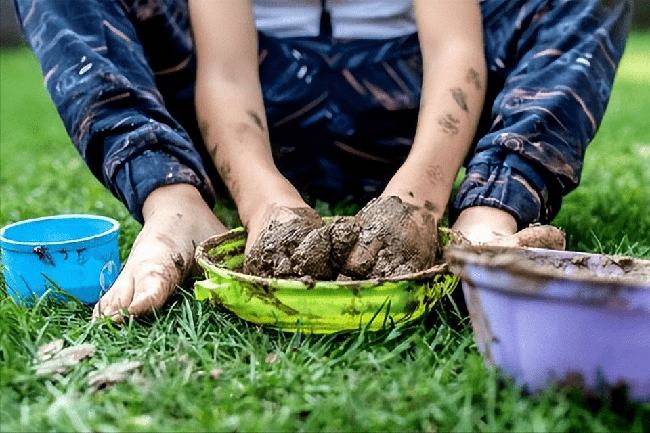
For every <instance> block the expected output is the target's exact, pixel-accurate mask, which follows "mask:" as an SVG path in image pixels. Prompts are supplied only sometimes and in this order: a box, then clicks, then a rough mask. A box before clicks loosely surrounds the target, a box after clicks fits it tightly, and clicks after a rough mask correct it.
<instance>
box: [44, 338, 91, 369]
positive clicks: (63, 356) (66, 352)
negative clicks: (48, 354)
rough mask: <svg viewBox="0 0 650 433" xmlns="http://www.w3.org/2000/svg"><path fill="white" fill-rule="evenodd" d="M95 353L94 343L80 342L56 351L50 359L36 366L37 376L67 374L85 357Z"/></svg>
mask: <svg viewBox="0 0 650 433" xmlns="http://www.w3.org/2000/svg"><path fill="white" fill-rule="evenodd" d="M94 354H95V346H94V345H92V344H79V345H77V346H72V347H68V348H67V349H63V350H61V351H60V352H58V353H56V354H55V355H54V356H53V357H52V358H51V359H48V360H46V361H44V362H42V363H41V364H39V365H38V366H37V367H36V375H37V376H48V375H51V374H55V373H59V374H65V373H67V372H69V371H70V370H71V369H72V367H74V366H75V365H77V364H79V362H80V361H81V360H82V359H84V358H90V357H91V356H93V355H94Z"/></svg>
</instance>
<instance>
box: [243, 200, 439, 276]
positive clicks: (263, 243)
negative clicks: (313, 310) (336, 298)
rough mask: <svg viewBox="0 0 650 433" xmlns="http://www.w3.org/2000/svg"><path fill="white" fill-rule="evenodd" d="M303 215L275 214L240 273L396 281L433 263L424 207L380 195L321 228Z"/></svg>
mask: <svg viewBox="0 0 650 433" xmlns="http://www.w3.org/2000/svg"><path fill="white" fill-rule="evenodd" d="M309 211H311V212H313V211H312V210H311V209H309V208H306V209H286V208H285V209H284V210H283V211H281V212H280V211H278V214H277V215H274V216H273V218H276V220H277V221H276V222H274V223H272V224H269V225H268V226H267V227H266V228H265V229H264V230H263V231H262V234H261V235H260V237H259V238H258V241H257V242H256V244H255V245H254V246H253V248H252V249H251V252H250V253H249V254H248V256H247V257H246V264H245V265H244V272H245V273H247V274H251V275H257V276H261V277H275V278H304V277H309V278H312V279H315V280H339V281H350V280H361V279H372V278H387V277H396V276H400V275H405V274H410V273H414V272H419V271H422V270H425V269H427V268H429V267H431V266H433V265H434V264H435V261H436V258H437V256H438V240H437V234H438V228H437V223H436V220H435V218H434V217H433V214H432V213H431V212H430V211H428V210H427V209H423V208H420V207H418V206H415V205H412V204H410V203H406V202H403V201H402V200H401V199H399V198H398V197H380V198H377V199H375V200H373V201H371V202H370V203H369V204H368V205H366V207H364V208H363V209H362V210H361V211H360V212H359V213H358V214H357V215H356V216H355V217H353V218H347V217H336V218H333V219H332V220H331V221H330V222H329V223H328V224H327V225H323V223H322V220H321V219H320V217H318V218H316V217H315V216H314V214H315V212H314V213H313V214H312V213H311V212H309ZM316 216H317V215H316Z"/></svg>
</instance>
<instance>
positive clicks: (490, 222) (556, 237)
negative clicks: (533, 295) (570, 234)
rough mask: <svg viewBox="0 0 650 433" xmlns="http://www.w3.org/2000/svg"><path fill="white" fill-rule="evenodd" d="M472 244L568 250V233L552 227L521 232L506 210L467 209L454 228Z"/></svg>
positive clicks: (482, 207)
mask: <svg viewBox="0 0 650 433" xmlns="http://www.w3.org/2000/svg"><path fill="white" fill-rule="evenodd" d="M452 228H453V229H454V230H456V231H458V232H460V233H461V234H462V235H463V236H464V237H465V238H466V239H467V240H468V241H469V242H470V243H471V244H477V245H494V246H507V247H527V248H548V249H554V250H564V249H565V248H566V239H565V236H564V232H562V230H560V229H557V228H555V227H552V226H548V225H539V224H537V225H532V226H530V227H527V228H525V229H523V230H521V231H519V232H517V221H516V220H515V219H514V217H513V216H512V215H510V214H509V213H508V212H505V211H503V210H500V209H497V208H492V207H487V206H475V207H470V208H467V209H465V210H464V211H462V212H461V214H460V215H459V216H458V219H457V220H456V222H455V223H454V226H453V227H452Z"/></svg>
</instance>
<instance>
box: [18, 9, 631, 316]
mask: <svg viewBox="0 0 650 433" xmlns="http://www.w3.org/2000/svg"><path fill="white" fill-rule="evenodd" d="M16 3H17V9H18V12H19V15H20V17H21V21H22V23H23V27H24V29H25V33H26V35H27V39H28V41H29V42H30V44H31V46H32V48H33V50H34V52H35V53H36V55H37V57H38V59H39V62H40V64H41V66H42V69H43V73H44V76H45V84H46V86H47V88H48V90H49V92H50V94H51V96H52V99H53V101H54V103H55V104H56V106H57V108H58V110H59V113H60V115H61V118H62V119H63V121H64V124H65V126H66V128H67V130H68V133H69V134H70V137H71V138H72V141H73V143H74V144H75V146H77V148H78V149H79V152H80V153H81V155H82V156H83V158H84V160H85V161H86V162H87V164H88V166H89V168H90V169H91V171H92V172H93V173H94V174H95V176H97V177H98V179H100V180H101V181H102V182H103V183H104V184H105V185H106V186H107V187H108V188H110V190H111V191H112V192H113V193H114V194H115V195H116V196H117V197H118V198H119V199H120V200H122V201H123V202H124V203H125V205H126V206H127V208H128V209H129V211H130V212H131V213H132V214H133V216H134V217H135V218H136V219H138V220H139V221H141V222H144V225H143V228H142V231H141V233H140V234H139V236H138V238H137V239H136V242H135V244H134V247H133V249H132V251H131V255H130V257H129V260H128V261H127V263H126V265H125V267H124V269H123V270H122V273H121V275H120V277H119V278H118V280H117V281H116V283H115V284H114V286H113V287H112V288H111V290H110V291H109V292H108V293H107V294H106V295H105V296H104V297H103V298H102V300H101V301H100V302H99V303H98V305H97V306H96V308H95V311H94V313H93V315H94V317H97V316H99V315H109V316H111V317H114V318H119V317H120V316H121V314H122V310H123V308H128V312H129V314H132V315H137V314H141V313H143V312H146V311H150V310H151V309H152V308H157V307H160V306H161V305H162V304H163V303H164V302H165V300H166V299H167V298H168V297H169V295H170V294H171V293H172V292H173V290H174V289H175V287H176V285H177V284H178V283H180V281H181V280H182V279H183V277H184V276H185V275H186V273H187V272H188V270H189V268H190V265H191V261H192V257H193V251H194V247H195V245H196V244H197V243H198V242H200V241H202V240H204V239H206V238H207V237H209V236H211V235H213V234H215V233H219V232H223V231H224V230H225V227H224V226H223V224H221V222H219V221H218V220H217V218H216V217H215V216H214V214H213V213H212V210H211V206H212V205H213V204H214V203H215V200H216V199H217V197H219V196H223V195H224V194H226V192H225V190H224V188H223V187H222V185H221V181H223V184H225V187H226V188H227V191H228V192H227V193H229V194H230V196H231V197H232V198H233V199H234V201H235V203H236V205H237V209H238V212H239V215H240V218H241V220H242V222H243V223H244V225H245V226H246V228H247V230H248V232H249V241H248V244H247V251H248V252H250V251H251V250H253V246H254V242H255V241H256V240H257V239H258V238H260V236H259V234H260V233H263V232H264V231H265V230H266V229H268V228H269V227H276V226H278V224H275V223H274V221H275V222H276V223H277V222H278V221H277V220H278V219H282V218H285V219H286V218H287V211H289V217H288V218H289V219H296V218H297V219H298V220H299V221H303V220H305V219H306V220H309V218H311V217H313V214H311V217H310V216H309V214H310V212H309V210H308V209H307V208H308V206H307V204H306V203H305V202H304V200H303V198H302V196H301V194H300V192H307V193H309V194H310V195H312V196H315V195H318V196H321V197H324V198H327V199H332V200H337V199H342V198H345V197H347V196H352V197H354V198H355V199H356V200H359V201H360V202H361V203H365V202H367V201H368V200H369V199H370V198H372V197H376V196H379V198H378V199H376V200H373V201H371V202H370V204H369V205H368V206H370V208H371V209H370V210H372V207H373V206H376V207H378V208H379V209H383V207H382V206H389V207H390V206H393V205H395V203H397V205H395V206H396V209H397V211H396V212H397V214H399V213H400V212H402V213H404V212H406V213H408V214H409V215H411V217H412V219H413V221H415V222H416V223H417V224H413V225H410V226H409V227H416V228H417V229H413V230H410V231H409V230H405V232H403V233H402V232H401V231H402V230H403V229H402V228H400V227H401V226H400V225H399V224H389V226H390V227H391V228H390V230H393V231H394V232H395V233H393V234H392V235H394V236H395V237H397V238H400V239H404V240H405V242H408V240H409V239H412V238H413V237H414V235H417V234H418V233H421V234H422V233H423V236H426V234H427V233H428V234H429V235H430V236H434V234H435V225H436V224H437V222H438V221H439V220H440V219H441V217H442V215H443V213H444V211H445V208H446V205H447V202H448V199H449V196H450V194H451V188H452V184H453V181H454V179H455V177H456V175H457V173H458V171H459V169H460V167H461V165H462V164H463V163H465V165H466V167H467V172H466V176H465V180H464V181H463V183H462V185H461V188H460V190H459V192H458V194H457V196H456V197H455V201H454V205H453V207H452V208H451V209H450V217H451V218H450V219H451V221H452V222H453V224H454V228H456V229H457V230H459V231H460V232H462V233H463V234H464V235H465V236H466V237H467V238H468V239H469V240H470V241H472V242H489V241H495V240H496V241H498V240H499V239H500V238H504V237H507V236H508V235H512V234H514V233H515V232H516V231H518V230H521V229H524V228H525V227H527V226H528V225H529V224H530V223H533V222H540V223H547V222H549V221H551V220H552V219H553V217H554V216H555V215H556V214H557V212H558V210H559V208H560V204H561V199H562V196H563V195H565V194H566V193H568V192H569V191H571V190H572V189H573V188H575V187H576V186H577V184H578V182H579V178H580V170H581V165H582V160H583V156H584V152H585V148H586V146H587V144H588V143H589V142H590V141H591V139H592V138H593V136H594V134H595V133H596V130H597V128H598V126H599V123H600V121H601V119H602V117H603V114H604V111H605V107H606V104H607V101H608V98H609V93H610V90H611V85H612V82H613V79H614V74H615V70H616V67H617V64H618V61H619V60H620V58H621V55H622V52H623V48H624V43H625V38H626V36H627V31H628V25H629V16H630V8H631V5H630V2H629V1H616V2H612V1H606V0H580V1H578V0H527V1H524V0H489V1H488V0H485V1H482V2H480V3H478V4H477V2H476V1H475V0H454V1H426V0H414V1H412V2H411V1H410V0H392V1H390V2H389V1H384V0H329V1H327V2H326V3H325V4H324V5H323V4H322V3H321V2H320V1H318V0H282V1H268V0H254V1H253V2H252V3H253V4H252V5H251V4H250V2H247V1H241V0H219V1H206V0H190V1H189V5H188V4H187V2H186V1H184V0H158V1H154V0H149V1H144V0H131V1H127V0H121V1H98V0H87V1H84V2H77V1H72V0H68V1H63V0H40V1H36V0H17V1H16ZM323 11H326V12H327V11H329V14H326V13H322V12H323ZM328 15H329V17H330V18H331V19H328ZM190 18H191V20H190ZM321 18H324V19H322V20H321ZM190 22H191V25H190ZM195 107H196V109H195ZM197 119H198V120H197ZM395 197H397V198H398V199H399V200H398V201H396V199H395ZM391 203H392V204H391ZM295 209H301V210H299V211H297V212H296V211H295ZM400 209H401V210H400ZM364 211H365V212H366V213H365V214H367V215H372V214H381V212H369V211H368V209H364ZM365 214H364V215H365ZM305 224H307V225H308V224H309V223H308V222H306V223H305ZM372 225H373V221H372V220H371V221H369V222H368V225H367V226H368V227H370V226H372ZM280 227H282V224H280ZM421 230H425V231H424V232H421ZM367 237H368V236H366V237H364V234H363V231H362V233H361V234H360V239H361V240H363V239H365V238H367ZM380 248H381V246H379V247H378V246H377V245H375V244H374V243H373V242H372V240H368V239H366V241H363V242H360V244H359V246H358V248H356V250H355V251H353V253H352V254H351V256H350V257H351V259H350V260H351V261H353V262H354V261H356V262H357V265H359V264H360V263H362V262H363V263H365V262H366V261H367V260H368V259H369V258H372V257H373V256H375V257H378V256H379V255H381V251H380ZM427 248H430V244H428V246H426V245H425V247H423V248H420V249H418V251H416V253H415V255H416V256H423V255H426V254H428V251H427ZM384 256H385V255H384ZM351 266H355V265H354V263H353V264H351Z"/></svg>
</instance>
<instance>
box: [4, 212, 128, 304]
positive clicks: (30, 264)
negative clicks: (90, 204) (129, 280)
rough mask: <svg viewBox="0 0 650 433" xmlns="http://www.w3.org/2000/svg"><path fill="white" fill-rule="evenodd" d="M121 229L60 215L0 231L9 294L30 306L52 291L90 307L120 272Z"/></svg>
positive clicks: (107, 220)
mask: <svg viewBox="0 0 650 433" xmlns="http://www.w3.org/2000/svg"><path fill="white" fill-rule="evenodd" d="M119 231H120V225H119V223H118V222H117V221H115V220H114V219H111V218H107V217H103V216H94V215H58V216H49V217H43V218H36V219H31V220H26V221H21V222H17V223H15V224H10V225H8V226H5V227H3V228H2V231H0V247H1V249H2V267H3V273H4V278H5V284H6V287H7V292H8V294H9V295H10V296H11V297H12V298H14V300H15V301H16V302H17V303H20V304H24V305H29V304H31V302H32V301H33V300H34V297H40V296H42V295H43V294H44V293H45V292H46V290H48V288H51V287H53V286H54V285H56V287H58V288H60V289H61V290H62V291H63V292H65V293H67V294H69V295H72V296H74V297H76V298H77V299H79V300H81V301H82V302H84V303H86V304H89V305H92V304H94V303H96V302H97V301H98V300H99V298H100V297H101V296H102V295H103V294H104V293H105V292H106V291H108V289H109V288H110V287H111V285H112V284H113V283H114V282H115V280H116V279H117V275H118V274H119V272H120V268H121V264H120V256H119V250H118V242H117V238H118V235H119Z"/></svg>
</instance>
